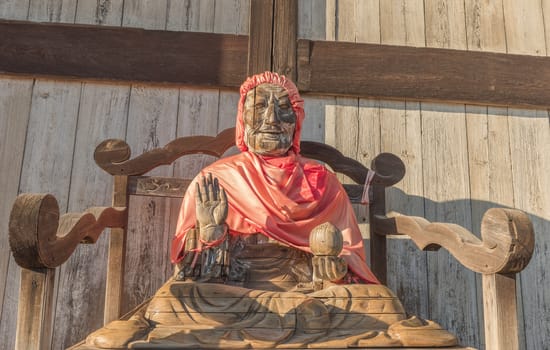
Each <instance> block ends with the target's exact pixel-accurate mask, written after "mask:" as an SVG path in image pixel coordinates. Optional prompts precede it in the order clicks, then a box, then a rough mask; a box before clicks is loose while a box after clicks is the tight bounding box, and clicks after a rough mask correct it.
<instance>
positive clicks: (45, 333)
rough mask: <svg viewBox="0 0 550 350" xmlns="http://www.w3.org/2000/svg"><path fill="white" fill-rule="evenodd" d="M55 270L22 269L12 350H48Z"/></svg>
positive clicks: (51, 322) (50, 335)
mask: <svg viewBox="0 0 550 350" xmlns="http://www.w3.org/2000/svg"><path fill="white" fill-rule="evenodd" d="M54 282H55V269H50V268H43V269H36V270H29V269H26V268H22V269H21V287H20V291H19V307H18V315H17V331H16V335H15V348H16V349H28V350H35V349H36V350H40V349H49V348H50V345H51V344H50V342H51V337H52V324H53V320H52V316H53V310H52V309H53V303H52V301H53V300H52V297H53V290H54Z"/></svg>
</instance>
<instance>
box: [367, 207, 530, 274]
mask: <svg viewBox="0 0 550 350" xmlns="http://www.w3.org/2000/svg"><path fill="white" fill-rule="evenodd" d="M374 226H375V227H374V230H375V233H376V234H378V235H389V234H401V235H408V236H410V237H411V239H412V240H413V241H414V243H415V244H416V245H417V246H418V247H419V248H420V249H422V250H438V249H439V248H440V247H443V248H445V249H447V250H448V251H449V252H450V253H451V254H452V255H453V256H454V257H455V258H456V259H457V260H458V261H459V262H460V263H461V264H462V265H464V266H465V267H467V268H468V269H470V270H472V271H475V272H478V273H483V274H495V273H501V274H504V273H517V272H520V271H521V270H523V269H524V268H525V267H526V266H527V264H528V263H529V260H530V259H531V256H532V255H533V250H534V247H535V236H534V232H533V225H532V223H531V221H530V220H529V217H528V216H527V214H525V213H524V212H522V211H520V210H516V209H504V208H492V209H489V210H488V211H487V212H486V213H485V214H484V215H483V219H482V221H481V239H479V238H478V237H476V236H475V235H474V234H472V233H471V232H470V231H468V230H467V229H465V228H463V227H461V226H459V225H455V224H447V223H431V222H429V221H427V220H426V219H424V218H421V217H413V216H404V215H403V216H396V217H391V218H390V217H386V216H382V215H377V216H375V217H374Z"/></svg>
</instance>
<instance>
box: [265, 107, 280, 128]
mask: <svg viewBox="0 0 550 350" xmlns="http://www.w3.org/2000/svg"><path fill="white" fill-rule="evenodd" d="M265 122H266V124H277V123H278V122H279V117H278V116H277V112H276V111H275V104H274V103H273V102H270V103H269V104H268V105H267V109H266V111H265Z"/></svg>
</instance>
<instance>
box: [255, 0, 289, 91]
mask: <svg viewBox="0 0 550 350" xmlns="http://www.w3.org/2000/svg"><path fill="white" fill-rule="evenodd" d="M297 32H298V1H297V0H252V1H251V2H250V33H249V37H248V70H247V74H248V76H251V75H253V74H257V73H262V72H264V71H273V72H277V73H280V74H284V75H286V76H287V77H289V78H290V79H291V80H293V81H295V80H296V39H297Z"/></svg>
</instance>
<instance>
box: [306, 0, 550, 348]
mask: <svg viewBox="0 0 550 350" xmlns="http://www.w3.org/2000/svg"><path fill="white" fill-rule="evenodd" d="M549 11H550V2H549V1H542V2H541V1H537V0H532V1H531V0H529V1H521V2H519V1H512V0H494V1H484V0H457V1H445V0H389V1H386V0H384V1H382V0H325V1H317V0H309V1H300V22H299V36H300V38H304V39H317V40H337V41H350V42H364V43H374V44H377V43H378V44H380V43H381V44H391V45H406V46H416V47H436V48H438V47H439V48H450V49H461V50H479V51H491V52H503V53H511V54H514V53H515V54H529V55H548V54H550V51H548V50H547V47H548V40H549V39H550V36H549V35H548V34H550V31H549V30H550V22H549V21H548V18H550V17H548V16H549V15H550V12H549ZM533 69H536V67H533ZM306 102H309V103H310V106H315V108H313V107H310V108H311V111H313V110H315V111H316V112H322V111H323V109H324V110H325V124H324V128H325V130H326V131H325V140H326V142H328V143H333V144H335V145H337V146H338V147H339V148H340V149H341V150H342V151H343V152H344V153H345V154H346V155H349V156H352V157H354V158H357V159H358V160H361V161H365V162H367V163H368V162H369V161H370V159H372V156H373V154H375V153H377V152H380V151H382V152H384V151H389V152H393V153H396V154H397V155H399V156H400V157H401V158H402V159H403V160H404V161H405V163H406V165H407V171H408V172H407V175H406V176H405V179H404V181H402V182H401V183H400V184H399V185H398V186H397V187H398V188H397V189H395V190H392V191H391V192H390V193H389V195H390V200H389V203H388V206H389V209H390V210H394V211H397V212H401V213H405V214H409V215H421V216H425V217H427V218H428V219H429V220H434V221H446V222H455V223H458V224H461V225H463V226H465V227H468V228H471V229H472V230H473V231H474V232H477V233H479V225H480V222H481V217H482V214H483V213H484V212H485V210H487V209H488V208H490V207H495V206H509V207H517V208H520V209H523V210H525V211H526V212H528V213H529V214H530V216H531V219H532V220H533V223H534V226H535V231H536V239H537V246H536V249H535V255H534V257H533V261H532V262H531V265H530V266H529V267H528V268H527V270H526V271H525V272H523V273H522V274H521V275H520V281H521V282H520V287H519V289H520V290H519V294H520V297H519V298H520V313H521V315H520V319H521V320H522V322H523V323H522V325H521V329H520V333H521V340H520V344H521V348H523V349H540V350H542V349H546V347H547V346H548V345H547V344H549V342H550V323H549V321H550V319H549V315H550V304H549V302H550V293H549V292H548V290H549V289H548V288H549V287H550V281H549V279H548V278H547V277H546V273H545V266H546V265H547V264H548V257H549V254H550V251H549V239H548V235H547V232H549V229H550V193H549V192H548V188H550V187H549V183H548V182H549V181H550V177H549V176H548V175H547V174H548V171H550V165H549V163H550V157H548V151H549V149H550V118H549V116H548V111H546V110H518V109H507V108H495V107H483V106H468V105H467V106H465V105H451V104H434V103H418V102H415V101H378V100H364V99H348V98H336V99H334V98H322V99H319V98H308V99H307V100H306ZM306 107H307V104H306ZM335 124H336V128H335ZM317 126H319V128H318V132H320V131H321V130H322V129H323V126H322V124H318V125H317ZM350 133H352V134H350ZM321 134H322V132H321ZM349 140H352V142H350V141H349ZM388 251H389V253H388V254H389V255H390V258H389V261H388V263H389V268H388V270H389V271H388V276H389V281H388V283H389V285H390V287H391V288H392V289H393V290H395V291H396V292H397V293H398V294H399V296H400V297H401V299H402V300H404V303H405V306H406V308H407V310H408V311H409V312H411V313H415V314H418V315H421V316H423V317H428V318H431V319H434V320H436V321H438V322H440V323H441V324H443V325H444V326H445V327H447V328H449V329H452V330H454V331H456V332H457V333H458V334H460V335H461V337H460V338H461V341H462V342H463V343H464V344H468V345H472V346H477V347H480V348H484V344H483V329H482V324H481V323H480V320H481V319H482V311H481V306H480V305H481V294H480V293H481V290H480V285H479V278H476V276H474V275H473V274H472V273H470V272H467V271H465V270H464V269H463V268H461V267H460V265H459V264H457V263H456V262H455V261H454V260H453V259H452V258H450V257H449V255H448V254H447V253H446V252H437V253H435V252H428V253H421V252H420V253H419V252H417V251H416V248H415V247H414V246H412V245H411V244H410V243H409V242H407V241H406V240H403V239H395V238H394V239H390V240H389V242H388Z"/></svg>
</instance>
